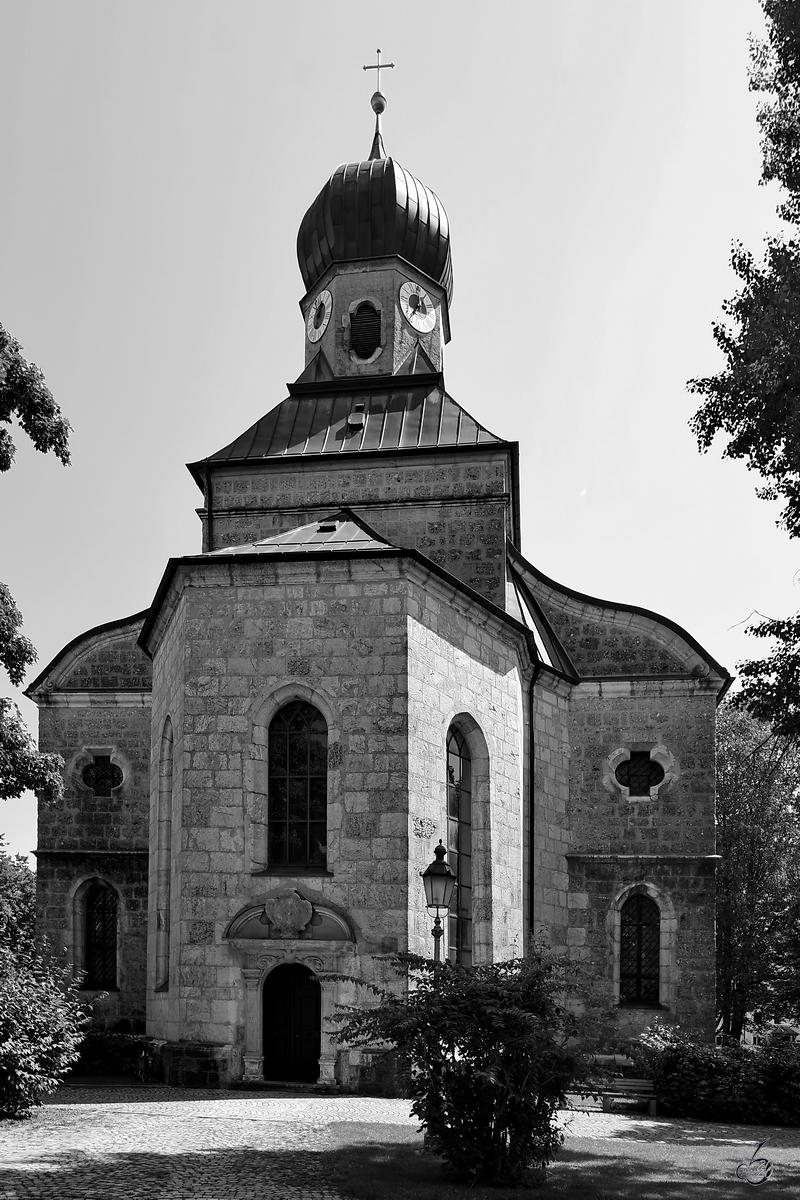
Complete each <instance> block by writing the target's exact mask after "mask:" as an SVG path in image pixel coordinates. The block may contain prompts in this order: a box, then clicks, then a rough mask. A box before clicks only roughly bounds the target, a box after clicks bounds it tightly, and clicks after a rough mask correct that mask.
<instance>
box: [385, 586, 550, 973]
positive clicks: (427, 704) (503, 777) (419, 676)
mask: <svg viewBox="0 0 800 1200" xmlns="http://www.w3.org/2000/svg"><path fill="white" fill-rule="evenodd" d="M408 628H409V649H408V671H409V695H408V711H409V729H408V737H409V777H408V798H409V816H410V818H411V831H412V837H411V839H410V853H409V861H408V881H409V946H410V948H411V949H412V950H414V952H415V953H419V954H430V953H431V952H432V947H431V936H430V926H431V918H430V916H429V914H428V913H427V912H426V911H425V909H424V900H423V893H422V883H421V880H420V878H419V873H420V872H421V871H422V870H424V869H425V867H427V866H428V864H429V863H430V862H431V861H432V859H433V849H434V846H435V845H436V844H437V842H438V840H439V838H440V837H441V838H442V840H443V841H444V842H445V844H447V789H446V783H447V775H446V765H447V758H446V739H447V734H448V731H449V729H450V726H451V725H452V724H455V725H456V726H457V728H458V729H459V730H460V732H461V733H462V735H463V736H464V737H465V739H466V741H467V744H468V746H469V749H470V756H471V759H472V821H473V826H472V878H473V893H472V895H473V941H474V961H475V962H476V963H479V962H488V961H491V960H492V959H502V958H508V957H511V956H513V955H515V954H521V953H522V951H523V910H524V897H523V864H524V844H523V842H524V838H523V808H522V796H523V788H524V783H525V779H526V774H527V762H526V757H525V735H524V724H525V715H524V702H525V697H524V686H525V678H526V674H527V673H529V668H530V664H529V663H528V662H527V657H526V653H525V647H524V642H523V640H522V638H521V636H520V635H519V634H518V633H516V631H514V630H512V629H510V628H509V627H507V626H504V625H503V624H502V622H501V621H499V620H493V621H485V622H481V623H478V622H476V621H475V619H474V615H473V614H471V613H469V612H468V611H467V610H466V606H465V605H464V606H459V602H458V599H456V598H454V597H453V596H452V595H446V596H443V595H442V594H441V592H439V590H438V589H435V588H433V587H431V586H430V585H428V586H424V585H423V586H420V585H416V586H415V587H414V588H413V590H412V591H411V592H410V594H409V626H408ZM446 951H447V939H445V942H444V952H445V953H446Z"/></svg>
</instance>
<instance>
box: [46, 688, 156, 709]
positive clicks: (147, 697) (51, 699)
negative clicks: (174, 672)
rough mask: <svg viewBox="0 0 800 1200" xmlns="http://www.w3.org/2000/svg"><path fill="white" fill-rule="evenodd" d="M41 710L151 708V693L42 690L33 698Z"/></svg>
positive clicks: (88, 689) (87, 689)
mask: <svg viewBox="0 0 800 1200" xmlns="http://www.w3.org/2000/svg"><path fill="white" fill-rule="evenodd" d="M32 699H34V700H35V701H36V703H37V704H38V705H39V707H40V708H149V707H150V705H151V702H152V693H151V692H139V691H130V692H110V691H109V692H103V691H93V690H91V689H90V688H86V690H85V691H80V692H57V691H52V692H48V691H47V690H46V689H44V688H43V689H41V690H40V691H38V692H37V693H36V695H35V697H32Z"/></svg>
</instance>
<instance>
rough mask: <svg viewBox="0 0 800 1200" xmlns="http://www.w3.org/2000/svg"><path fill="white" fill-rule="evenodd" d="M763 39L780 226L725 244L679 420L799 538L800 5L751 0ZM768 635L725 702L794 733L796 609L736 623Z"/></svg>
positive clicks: (797, 733)
mask: <svg viewBox="0 0 800 1200" xmlns="http://www.w3.org/2000/svg"><path fill="white" fill-rule="evenodd" d="M761 3H762V8H763V10H764V14H765V16H766V18H767V37H766V39H765V40H764V41H756V40H753V41H752V42H751V47H750V52H751V53H750V58H751V63H750V88H751V90H752V91H755V92H758V93H760V94H761V95H763V96H767V97H770V98H769V99H766V100H764V101H763V102H762V103H761V104H760V105H759V109H758V124H759V127H760V130H761V149H762V156H763V165H762V172H761V182H762V183H768V182H771V181H776V182H777V183H779V184H780V186H781V187H782V189H783V191H784V199H783V200H782V203H781V204H780V206H779V208H778V214H779V216H780V217H781V218H782V219H783V220H784V221H785V222H786V223H787V224H788V226H789V230H788V233H787V234H786V235H778V236H772V237H769V238H767V239H766V251H765V254H764V257H763V260H762V261H760V262H759V261H757V260H756V258H755V257H754V255H753V254H751V253H750V252H749V251H748V250H746V249H745V248H744V247H743V246H741V245H739V244H737V245H735V246H734V247H733V251H732V255H731V265H732V267H733V270H734V272H735V273H736V275H737V277H738V279H739V281H740V283H741V285H742V286H741V290H740V291H739V292H738V294H737V295H736V296H734V298H733V299H732V300H728V301H726V302H725V303H724V304H723V306H722V308H723V312H724V314H725V316H726V317H728V318H729V319H730V321H729V323H727V324H726V323H725V322H722V321H719V322H716V323H715V324H714V326H713V335H714V340H715V341H716V343H717V345H718V346H719V348H720V350H721V351H722V353H723V354H724V356H725V366H724V367H723V369H722V370H721V371H720V372H719V373H718V374H716V375H713V376H710V377H708V378H704V379H693V380H691V381H690V383H689V388H690V389H691V390H692V391H693V392H695V393H697V394H698V395H700V396H702V397H704V399H703V402H702V404H701V405H700V407H699V408H698V410H697V412H696V413H695V415H694V417H693V418H692V420H691V423H690V424H691V428H692V430H693V432H694V434H695V436H696V437H697V441H698V445H699V447H700V449H701V451H703V452H706V451H707V450H708V449H709V447H710V446H711V444H712V442H713V441H714V438H715V437H716V435H717V434H720V433H721V434H723V435H726V436H727V438H728V441H727V444H726V446H725V448H724V450H723V456H724V457H727V458H738V459H742V460H743V461H744V462H745V463H746V465H747V467H748V469H749V470H752V471H755V472H756V473H757V474H758V475H760V476H761V478H762V480H763V481H764V482H763V486H761V487H760V488H758V489H757V495H759V496H760V497H761V498H762V499H769V500H782V501H783V509H782V511H781V514H780V517H779V521H778V524H779V525H781V526H783V528H785V529H786V531H787V532H788V534H789V536H790V537H793V538H794V537H798V536H800V4H798V0H761ZM748 632H749V633H751V634H753V635H755V636H757V637H760V638H774V639H775V641H776V647H775V649H774V650H772V651H771V652H770V653H768V654H767V655H766V657H765V658H763V659H760V660H750V661H748V662H746V663H744V664H741V665H740V668H739V669H740V672H741V676H742V680H743V686H742V688H741V691H740V692H739V693H738V694H737V699H736V702H737V703H738V704H740V705H742V706H744V707H746V708H747V709H748V710H749V711H750V712H751V714H752V715H753V716H755V717H757V718H758V719H761V720H768V721H770V722H771V724H772V725H773V727H774V729H775V731H776V732H777V733H783V734H786V735H789V736H792V737H795V738H800V615H799V616H796V617H794V618H790V619H788V620H781V619H777V620H765V621H762V622H761V623H758V624H756V625H754V626H751V627H750V628H749V629H748Z"/></svg>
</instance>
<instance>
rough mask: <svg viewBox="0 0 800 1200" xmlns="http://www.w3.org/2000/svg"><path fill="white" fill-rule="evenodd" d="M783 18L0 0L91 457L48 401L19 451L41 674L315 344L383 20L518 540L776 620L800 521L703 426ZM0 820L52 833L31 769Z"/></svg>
mask: <svg viewBox="0 0 800 1200" xmlns="http://www.w3.org/2000/svg"><path fill="white" fill-rule="evenodd" d="M762 31H763V19H762V15H761V9H760V6H759V5H758V3H757V0H647V2H644V0H522V2H516V0H497V2H496V3H494V4H491V5H490V4H487V3H477V2H475V0H429V3H427V4H425V5H424V6H419V5H417V6H409V5H398V4H396V3H386V2H385V0H369V2H366V3H362V2H361V0H340V2H339V3H337V4H335V5H334V4H323V3H317V2H314V3H312V2H309V0H294V2H293V3H291V4H287V3H285V2H281V3H278V2H277V0H276V2H272V0H113V2H109V0H0V44H2V46H3V70H2V72H0V112H2V114H3V115H2V120H0V163H2V169H3V177H4V182H3V187H2V189H0V222H2V225H1V228H2V246H3V249H2V267H0V322H2V324H3V325H4V326H5V327H6V328H7V329H8V330H9V331H10V332H11V333H13V335H14V336H15V337H17V338H18V339H19V341H20V342H21V343H22V345H23V347H24V352H25V354H26V356H27V357H28V358H29V359H30V360H33V361H35V362H36V363H37V364H38V365H39V366H40V367H41V369H42V370H43V371H44V373H45V377H46V379H47V382H48V384H49V386H50V388H51V390H52V391H53V393H54V395H55V396H56V398H57V400H58V402H59V404H60V405H61V407H62V409H63V410H64V412H65V413H66V414H67V416H68V418H69V420H70V422H71V423H72V426H73V430H74V432H73V435H72V442H71V445H72V456H73V461H72V465H71V467H69V468H68V469H65V468H63V467H62V466H61V465H60V464H59V463H58V462H57V460H56V459H55V458H54V457H53V456H52V455H48V456H44V455H41V454H38V453H37V452H36V451H35V450H33V448H32V447H31V446H30V444H27V443H26V440H25V437H24V435H23V434H19V436H18V438H17V441H18V456H17V462H16V465H15V466H14V468H13V470H12V471H10V472H9V473H7V474H6V475H4V476H1V477H0V579H2V580H3V581H4V582H6V583H7V584H8V585H9V586H10V588H11V590H12V592H13V594H14V596H15V598H16V600H17V602H18V604H19V606H20V607H21V609H22V612H23V615H24V618H25V632H26V633H27V634H28V636H29V637H31V638H32V639H33V641H34V643H35V645H36V646H37V648H38V651H39V666H38V668H35V669H34V670H33V671H32V672H31V673H29V676H28V679H29V680H30V679H32V678H33V677H34V675H35V674H36V672H37V671H38V669H40V668H41V667H43V666H44V665H46V664H47V663H48V662H49V661H50V659H51V658H52V657H53V656H54V655H55V654H57V652H58V651H59V650H60V649H61V648H62V647H63V646H64V645H65V644H66V643H67V642H68V641H70V640H71V639H72V638H73V637H75V636H76V635H78V634H79V633H81V632H83V631H84V630H86V629H89V628H91V627H92V626H94V625H97V624H100V623H102V622H105V621H110V620H114V619H116V618H121V617H125V616H128V615H130V614H132V613H135V612H137V611H139V610H141V609H143V608H145V607H147V605H148V604H149V603H150V601H151V600H152V598H153V595H154V592H155V589H156V586H157V584H158V581H159V579H160V577H161V574H162V572H163V569H164V566H165V564H166V560H167V558H168V557H169V556H171V555H181V554H186V553H196V552H198V551H199V550H200V523H199V520H198V518H197V516H196V513H195V509H196V508H197V507H198V506H199V505H200V504H201V502H202V495H201V493H200V492H199V491H198V490H197V487H196V485H195V483H194V482H193V481H192V479H191V477H190V476H189V474H188V472H187V471H186V469H185V465H184V464H185V463H187V462H191V461H193V460H196V459H199V458H202V457H204V456H206V455H208V454H211V453H213V452H214V451H216V450H217V449H219V448H220V447H222V446H224V445H226V444H227V443H228V442H229V441H231V440H232V439H233V438H234V437H235V436H236V435H237V434H239V433H240V432H242V431H243V430H244V429H245V428H247V427H248V426H250V425H251V424H252V423H253V422H254V421H255V420H257V419H258V418H259V417H260V416H261V415H263V413H265V412H267V411H268V410H269V409H270V408H272V407H274V406H275V405H276V404H278V403H279V402H280V401H281V400H282V399H283V398H284V396H285V394H286V393H285V382H286V381H287V380H292V379H295V378H296V377H297V376H298V375H299V374H300V372H301V370H302V368H303V361H304V358H303V352H304V330H303V321H302V317H301V315H300V310H299V308H298V301H299V299H300V297H301V296H302V294H303V286H302V281H301V278H300V273H299V270H298V267H297V259H296V252H295V239H296V235H297V229H298V226H299V224H300V221H301V219H302V216H303V214H304V212H305V211H306V209H307V208H308V207H309V205H310V204H311V203H312V201H313V200H314V198H315V196H316V195H317V193H318V192H319V190H320V188H321V187H322V186H323V184H324V183H325V182H326V180H327V178H328V177H329V175H330V174H331V173H332V171H333V170H334V169H335V168H336V167H337V166H338V165H339V164H340V163H342V162H352V161H358V160H359V159H362V158H366V156H367V154H368V152H369V147H370V144H371V139H372V130H373V116H372V112H371V109H370V106H369V97H370V95H371V93H372V91H373V89H374V86H375V80H374V72H373V73H367V74H365V73H364V72H363V71H362V69H361V68H362V65H363V64H364V63H369V62H374V61H375V48H376V47H377V46H380V47H381V49H382V51H383V57H384V61H393V62H394V63H395V64H396V66H395V68H394V70H391V71H386V73H385V74H384V75H383V78H382V90H383V91H384V93H385V94H386V97H387V100H388V107H387V111H386V115H385V117H384V139H385V143H386V147H387V153H388V154H390V155H392V156H393V157H395V158H396V159H397V160H398V161H399V162H401V163H402V164H403V166H404V167H406V168H407V169H408V170H409V171H411V172H412V173H413V174H414V175H416V176H417V177H418V178H420V179H422V180H423V181H424V182H425V183H426V184H427V185H428V186H429V187H431V188H433V190H434V191H435V192H436V193H437V195H439V197H440V198H441V199H442V201H443V203H444V205H445V208H446V209H447V212H448V215H449V218H450V225H451V233H452V253H453V267H454V277H455V294H454V300H453V305H452V309H451V327H452V341H451V343H450V345H449V346H448V347H447V351H446V360H445V378H446V385H447V389H448V391H449V392H450V393H451V395H453V396H454V397H455V399H456V400H458V401H459V403H460V404H462V405H463V406H464V407H465V408H466V409H467V410H468V411H469V412H470V413H472V415H473V416H475V417H476V418H477V419H478V420H479V421H480V422H482V423H483V424H484V425H486V426H487V427H488V428H489V429H490V430H492V432H494V433H496V434H498V435H499V436H501V437H503V438H507V439H510V440H517V441H519V443H520V452H521V477H522V550H523V553H524V554H525V555H526V557H527V558H529V559H530V560H532V561H533V562H534V563H535V564H536V565H537V566H538V567H539V568H540V569H541V570H542V571H543V572H544V573H545V574H547V575H549V576H550V577H552V578H554V579H556V580H558V581H559V582H562V583H564V584H566V585H568V586H570V587H572V588H574V589H577V590H579V591H582V592H585V593H588V594H590V595H593V596H599V597H602V598H604V599H610V600H615V601H620V602H623V603H629V604H637V605H641V606H644V607H646V608H650V609H654V610H655V611H656V612H659V613H663V614H665V615H667V616H669V617H670V618H671V619H673V620H674V621H677V622H678V623H679V624H681V625H683V626H684V628H686V629H688V630H689V631H690V632H691V633H692V634H693V636H694V637H695V638H697V639H698V640H699V641H700V643H701V644H702V645H704V646H705V647H706V649H707V650H708V651H709V652H710V653H711V654H712V655H713V656H714V657H715V658H716V659H717V660H718V661H721V662H722V663H723V664H724V665H725V666H727V667H728V669H729V670H730V671H731V672H734V671H735V665H736V662H737V661H740V660H741V659H743V658H746V657H748V656H750V655H754V654H757V653H759V652H760V650H761V644H760V643H758V642H754V641H753V639H751V638H748V637H747V636H746V635H745V633H744V629H745V626H746V625H747V623H748V618H749V617H751V615H752V614H754V613H763V614H766V615H770V616H786V615H789V614H790V613H791V612H794V611H795V610H796V609H797V608H798V607H800V604H799V603H798V593H799V592H800V582H798V581H800V576H799V575H797V569H798V565H799V564H798V552H797V547H796V546H792V544H791V543H790V542H789V539H788V538H787V536H786V535H785V534H784V533H783V532H782V531H780V530H779V529H778V528H777V527H776V523H775V522H776V518H777V506H775V505H771V504H768V503H765V502H764V501H760V500H758V499H757V498H756V497H755V494H754V488H755V486H756V484H757V482H758V481H757V479H756V477H755V476H753V475H752V474H749V473H748V471H747V470H746V468H745V466H744V465H743V464H742V463H736V462H732V461H730V460H725V459H723V458H722V455H721V450H722V445H721V444H719V445H717V446H715V447H714V448H712V450H711V451H709V453H707V454H706V455H701V454H699V453H698V450H697V446H696V443H695V441H694V439H693V437H692V435H691V432H690V430H689V427H688V421H689V418H690V417H691V415H692V413H693V412H694V411H695V409H696V407H697V403H698V400H697V397H695V396H693V395H692V394H691V393H690V392H689V391H688V390H687V387H686V382H687V380H689V379H691V378H696V377H701V376H703V375H707V374H711V373H713V372H715V371H716V370H718V369H719V367H720V365H721V356H720V355H719V352H718V351H717V349H716V348H715V344H714V341H713V338H712V333H711V326H712V322H713V321H714V320H715V319H718V318H719V317H720V315H721V305H722V302H723V300H724V299H725V298H726V297H729V296H731V295H732V294H733V292H734V291H735V287H736V281H735V278H734V276H733V273H732V271H731V269H730V266H729V257H730V249H731V245H732V243H733V242H734V241H735V240H740V241H741V242H743V243H744V244H745V245H746V246H748V247H750V248H751V249H753V250H755V251H759V249H760V247H761V245H762V243H763V239H764V237H765V235H766V234H767V233H770V232H774V231H776V230H777V229H778V228H779V224H778V222H777V218H776V217H775V214H774V209H775V205H776V203H777V201H778V194H777V193H776V191H775V190H774V188H773V187H772V186H770V187H768V188H765V187H759V186H758V178H759V171H760V152H759V143H758V130H757V126H756V122H755V111H756V97H754V96H753V95H752V94H750V93H749V91H748V86H747V61H748V35H749V34H750V33H755V34H756V35H757V34H759V33H760V32H762ZM0 694H7V695H14V696H15V697H16V698H17V700H18V701H19V703H20V707H21V709H22V711H23V714H24V716H25V719H26V721H27V722H28V724H29V727H30V728H32V729H33V730H35V729H36V715H37V714H36V709H35V707H34V706H33V705H32V704H31V703H30V702H29V701H27V700H25V699H24V698H21V697H20V695H19V693H15V692H14V690H13V689H12V688H11V687H10V685H8V683H7V680H4V681H2V682H0ZM0 831H2V832H4V833H5V835H6V841H7V845H8V847H9V848H10V849H11V850H12V851H15V852H16V851H19V852H22V853H28V852H29V851H30V850H31V849H32V848H33V847H34V846H35V838H36V831H35V808H34V803H33V800H32V797H30V796H28V797H25V798H23V799H21V800H19V801H6V802H5V803H4V804H3V805H2V807H0Z"/></svg>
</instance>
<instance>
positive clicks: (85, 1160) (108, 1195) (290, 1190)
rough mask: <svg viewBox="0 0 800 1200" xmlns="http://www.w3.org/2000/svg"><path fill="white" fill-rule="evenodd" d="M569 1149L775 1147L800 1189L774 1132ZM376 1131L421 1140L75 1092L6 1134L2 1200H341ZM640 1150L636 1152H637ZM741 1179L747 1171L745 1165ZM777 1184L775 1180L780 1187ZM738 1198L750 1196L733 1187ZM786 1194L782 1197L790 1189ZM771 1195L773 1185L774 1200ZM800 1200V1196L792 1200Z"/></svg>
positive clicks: (656, 1133)
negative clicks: (360, 1151) (355, 1139)
mask: <svg viewBox="0 0 800 1200" xmlns="http://www.w3.org/2000/svg"><path fill="white" fill-rule="evenodd" d="M561 1119H562V1122H563V1126H564V1130H565V1134H566V1144H565V1150H567V1151H568V1150H570V1148H573V1149H575V1150H577V1148H579V1147H580V1146H582V1145H586V1144H587V1143H589V1145H590V1147H591V1143H592V1142H595V1143H597V1142H604V1143H605V1145H604V1146H602V1147H601V1146H597V1150H598V1151H601V1150H602V1151H603V1152H604V1154H606V1153H609V1152H613V1144H615V1143H616V1144H619V1143H623V1144H620V1145H619V1152H620V1153H621V1154H622V1153H625V1148H624V1143H631V1142H642V1141H647V1142H651V1143H653V1142H655V1143H663V1144H664V1146H665V1156H669V1155H674V1156H675V1159H676V1161H678V1160H679V1159H680V1157H681V1155H686V1154H689V1153H694V1152H695V1151H697V1149H698V1148H701V1147H702V1148H704V1149H706V1150H708V1151H712V1152H715V1151H716V1152H718V1153H719V1155H720V1163H721V1162H722V1159H723V1158H724V1160H725V1161H726V1169H725V1177H726V1178H727V1177H729V1175H730V1163H735V1161H744V1162H746V1161H747V1160H748V1159H749V1158H750V1156H751V1153H752V1151H753V1150H754V1149H755V1147H756V1145H757V1143H758V1142H760V1141H762V1140H764V1139H765V1138H768V1139H769V1141H768V1143H767V1147H765V1150H764V1151H763V1152H762V1153H766V1152H767V1150H768V1152H769V1156H770V1158H771V1160H772V1162H773V1163H774V1169H775V1176H774V1178H775V1182H777V1181H778V1178H779V1177H781V1176H782V1182H784V1183H788V1182H789V1180H790V1179H792V1180H793V1179H796V1180H797V1187H798V1190H797V1195H798V1196H800V1129H762V1128H760V1127H756V1126H743V1125H717V1124H712V1123H703V1122H700V1121H688V1120H686V1121H681V1120H671V1119H662V1118H648V1117H646V1116H643V1115H641V1114H635V1115H629V1114H617V1113H609V1114H604V1113H598V1112H564V1113H563V1114H562V1117H561ZM365 1124H369V1125H379V1126H381V1135H382V1136H383V1135H384V1134H385V1138H386V1140H392V1141H395V1140H399V1141H408V1142H410V1143H413V1142H415V1141H416V1140H417V1138H416V1135H415V1134H414V1130H415V1129H416V1127H417V1126H416V1122H415V1121H413V1120H412V1119H411V1117H410V1113H409V1101H407V1100H380V1099H372V1098H365V1097H352V1096H347V1097H343V1096H317V1095H307V1096H286V1095H277V1094H263V1093H258V1094H255V1095H254V1094H252V1093H250V1094H248V1093H241V1092H239V1093H237V1092H227V1091H226V1092H222V1091H186V1090H178V1089H173V1088H165V1087H158V1088H150V1087H138V1088H74V1089H62V1090H61V1091H60V1092H59V1093H57V1094H56V1096H55V1097H51V1098H50V1099H49V1101H48V1102H47V1103H46V1104H45V1105H44V1107H43V1108H41V1109H39V1110H37V1111H36V1113H35V1115H34V1117H33V1119H32V1120H30V1121H25V1122H3V1123H2V1125H0V1198H2V1200H11V1198H12V1197H13V1198H14V1200H89V1198H91V1200H95V1198H97V1200H100V1198H102V1200H114V1198H116V1197H120V1198H121V1200H155V1198H156V1197H158V1198H161V1197H164V1198H166V1200H190V1198H191V1200H255V1198H256V1197H258V1198H259V1200H279V1198H282V1197H286V1198H287V1200H288V1198H290V1197H303V1198H304V1200H339V1198H338V1194H337V1192H336V1191H335V1190H334V1189H333V1187H332V1186H331V1185H330V1184H329V1183H328V1182H327V1181H326V1179H325V1178H324V1173H325V1168H324V1157H323V1156H321V1155H320V1153H319V1152H320V1151H324V1150H327V1149H332V1148H334V1147H336V1146H339V1145H341V1144H342V1143H343V1141H347V1140H348V1128H352V1130H353V1131H355V1130H356V1128H357V1127H358V1128H362V1129H363V1126H364V1125H365ZM631 1149H632V1147H631ZM734 1170H735V1166H734ZM769 1182H771V1181H768V1183H769ZM731 1185H732V1189H736V1188H737V1187H738V1188H741V1187H742V1186H743V1185H742V1184H741V1183H739V1182H737V1181H736V1179H735V1178H733V1177H731ZM780 1190H781V1192H782V1189H780ZM769 1192H770V1188H769V1186H768V1188H767V1193H768V1194H769ZM792 1194H794V1193H792Z"/></svg>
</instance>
